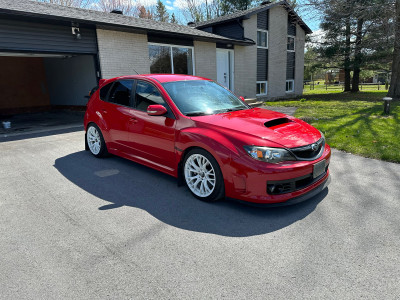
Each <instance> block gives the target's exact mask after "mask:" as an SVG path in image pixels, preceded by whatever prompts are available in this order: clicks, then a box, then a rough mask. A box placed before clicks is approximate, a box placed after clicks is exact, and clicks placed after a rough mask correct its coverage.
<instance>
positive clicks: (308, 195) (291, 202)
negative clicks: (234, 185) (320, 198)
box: [227, 175, 331, 208]
mask: <svg viewBox="0 0 400 300" xmlns="http://www.w3.org/2000/svg"><path fill="white" fill-rule="evenodd" d="M330 183H331V176H330V175H329V176H328V178H327V179H325V181H324V182H323V183H321V184H320V185H319V186H317V187H316V188H315V189H313V190H311V191H309V192H308V193H306V194H304V195H301V196H298V197H295V198H292V199H289V200H288V201H285V202H278V203H255V202H248V201H243V200H239V199H234V198H227V199H228V200H232V201H235V202H239V203H243V204H246V205H250V206H256V207H266V208H268V207H280V206H289V205H294V204H297V203H301V202H304V201H306V200H308V199H310V198H312V197H314V196H316V195H318V194H319V193H320V192H322V191H323V190H324V189H325V188H326V187H328V185H329V184H330Z"/></svg>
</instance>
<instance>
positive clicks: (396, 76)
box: [388, 0, 400, 100]
mask: <svg viewBox="0 0 400 300" xmlns="http://www.w3.org/2000/svg"><path fill="white" fill-rule="evenodd" d="M395 12H396V23H395V24H396V26H395V38H394V49H393V62H392V79H391V81H390V88H389V92H388V96H389V97H392V98H394V99H397V100H398V99H400V0H396V9H395Z"/></svg>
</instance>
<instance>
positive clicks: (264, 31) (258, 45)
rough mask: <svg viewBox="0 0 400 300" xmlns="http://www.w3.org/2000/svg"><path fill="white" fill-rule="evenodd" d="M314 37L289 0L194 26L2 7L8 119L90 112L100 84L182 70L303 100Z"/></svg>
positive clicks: (21, 4)
mask: <svg viewBox="0 0 400 300" xmlns="http://www.w3.org/2000/svg"><path fill="white" fill-rule="evenodd" d="M310 32H311V30H310V29H309V28H308V27H307V26H306V25H305V24H304V22H302V21H301V19H300V18H299V17H298V16H297V15H296V14H295V13H294V12H293V11H292V10H291V9H290V8H289V6H288V4H287V3H286V2H285V1H280V2H276V3H265V4H263V5H261V6H259V7H256V8H254V9H250V10H247V11H243V12H237V13H234V14H232V15H228V16H224V17H221V18H218V19H214V20H211V21H208V22H204V23H200V24H195V27H190V26H182V25H177V24H170V23H162V22H156V21H152V20H147V19H138V18H133V17H129V16H124V15H121V14H118V13H117V12H116V13H105V12H98V11H92V10H86V9H79V8H70V7H64V6H59V5H54V4H48V3H41V2H35V1H30V0H19V1H14V0H0V66H1V70H2V72H1V73H0V74H1V75H0V87H1V90H2V92H3V97H2V98H1V99H0V113H17V112H22V111H34V110H39V109H43V108H46V107H51V106H83V105H85V104H86V102H87V99H86V98H85V96H86V95H87V93H88V90H90V89H91V88H92V87H94V86H96V85H97V83H98V81H99V79H101V78H111V77H115V76H120V75H130V74H135V73H141V74H146V73H184V74H194V75H197V76H202V77H207V78H211V79H213V80H217V81H218V82H220V83H221V84H223V85H225V86H227V87H228V88H230V89H232V90H233V91H234V92H235V93H236V94H237V95H239V96H244V97H247V98H254V97H256V96H257V97H260V98H282V97H285V96H286V95H290V96H293V95H300V94H301V93H302V80H303V62H304V39H305V35H306V34H307V33H310Z"/></svg>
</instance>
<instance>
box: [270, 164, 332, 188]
mask: <svg viewBox="0 0 400 300" xmlns="http://www.w3.org/2000/svg"><path fill="white" fill-rule="evenodd" d="M327 171H328V166H326V168H325V172H324V173H323V174H321V175H320V176H318V177H317V178H313V174H308V175H305V176H302V177H297V178H293V179H289V180H279V181H268V182H267V193H268V194H269V195H281V194H286V193H292V192H295V191H298V190H301V189H304V188H306V187H307V186H309V185H312V184H313V183H314V182H317V181H318V180H320V179H321V178H323V177H324V176H325V175H326V172H327Z"/></svg>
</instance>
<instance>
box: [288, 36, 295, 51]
mask: <svg viewBox="0 0 400 300" xmlns="http://www.w3.org/2000/svg"><path fill="white" fill-rule="evenodd" d="M287 50H288V51H292V52H294V51H295V39H294V36H288V38H287Z"/></svg>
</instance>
